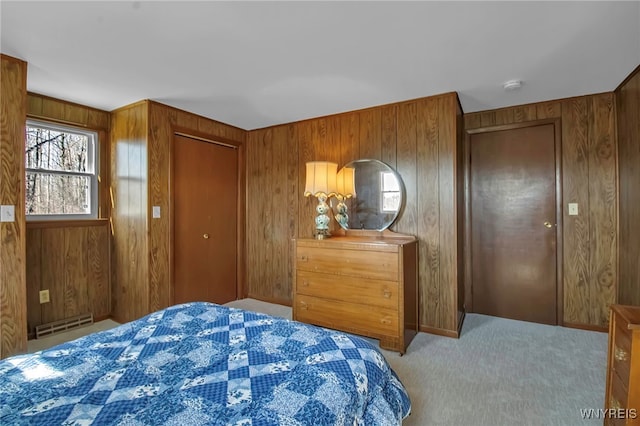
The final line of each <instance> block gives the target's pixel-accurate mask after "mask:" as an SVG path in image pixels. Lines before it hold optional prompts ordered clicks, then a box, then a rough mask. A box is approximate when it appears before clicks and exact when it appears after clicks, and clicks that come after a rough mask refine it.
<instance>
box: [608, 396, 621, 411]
mask: <svg viewBox="0 0 640 426" xmlns="http://www.w3.org/2000/svg"><path fill="white" fill-rule="evenodd" d="M609 408H613V409H614V410H619V409H621V408H622V404H620V401H618V400H617V399H615V398H614V397H613V396H611V398H609Z"/></svg>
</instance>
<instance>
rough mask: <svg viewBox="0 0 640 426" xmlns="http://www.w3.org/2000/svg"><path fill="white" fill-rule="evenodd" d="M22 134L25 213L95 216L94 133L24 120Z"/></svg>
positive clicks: (48, 215)
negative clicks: (23, 131)
mask: <svg viewBox="0 0 640 426" xmlns="http://www.w3.org/2000/svg"><path fill="white" fill-rule="evenodd" d="M26 136H27V137H26V147H25V148H26V150H25V166H26V212H27V215H30V216H46V217H50V216H61V217H68V216H78V215H80V216H88V217H95V208H94V200H95V195H96V194H95V192H96V190H97V177H96V170H95V164H96V158H95V154H96V149H95V148H96V147H95V144H96V140H97V137H96V135H95V133H93V132H85V131H82V130H76V129H73V128H66V127H62V126H57V125H49V124H41V123H39V122H28V123H27V135H26Z"/></svg>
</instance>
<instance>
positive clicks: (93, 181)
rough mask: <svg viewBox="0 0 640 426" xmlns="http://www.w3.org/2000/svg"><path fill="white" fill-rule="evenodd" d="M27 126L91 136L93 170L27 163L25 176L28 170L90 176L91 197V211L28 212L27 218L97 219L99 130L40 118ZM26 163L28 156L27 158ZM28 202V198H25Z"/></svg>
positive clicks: (89, 161) (89, 163) (89, 150)
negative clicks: (66, 212) (49, 166)
mask: <svg viewBox="0 0 640 426" xmlns="http://www.w3.org/2000/svg"><path fill="white" fill-rule="evenodd" d="M26 125H27V127H39V128H42V129H48V130H53V131H56V132H66V133H75V134H81V135H85V136H87V137H88V138H89V144H88V146H87V169H88V170H92V171H91V172H66V171H61V170H49V169H43V168H31V167H26V164H25V176H26V173H27V172H32V173H40V174H48V175H63V176H83V177H89V181H90V184H89V185H90V191H91V194H90V197H89V204H90V205H89V213H81V214H29V212H26V219H27V220H28V221H29V220H33V221H37V220H51V221H54V220H60V221H62V220H81V219H97V218H98V210H99V206H98V186H99V185H98V179H99V173H100V170H99V166H100V158H99V151H100V150H99V149H98V144H99V142H100V141H99V140H98V132H96V131H93V130H87V129H83V128H80V127H75V126H71V125H65V124H57V123H50V122H47V121H40V120H32V119H28V120H27V124H26ZM25 150H26V129H25ZM25 163H26V158H25ZM24 185H25V188H26V185H27V180H26V179H25V183H24ZM25 204H26V200H25Z"/></svg>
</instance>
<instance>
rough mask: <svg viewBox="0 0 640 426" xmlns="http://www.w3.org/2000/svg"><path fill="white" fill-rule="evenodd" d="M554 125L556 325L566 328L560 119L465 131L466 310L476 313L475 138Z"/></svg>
mask: <svg viewBox="0 0 640 426" xmlns="http://www.w3.org/2000/svg"><path fill="white" fill-rule="evenodd" d="M548 124H553V133H554V138H555V141H554V142H555V143H554V145H555V171H556V176H555V181H556V224H557V226H556V324H557V325H564V278H563V274H562V269H563V257H562V253H563V252H562V235H563V232H562V229H563V227H562V214H563V210H562V127H561V125H562V121H561V120H560V119H559V118H550V119H544V120H533V121H526V122H523V123H514V124H504V125H499V126H489V127H479V128H476V129H468V130H465V137H464V146H463V156H464V159H463V164H464V166H463V167H464V207H463V209H464V212H463V214H464V276H465V279H464V281H465V282H464V289H465V297H464V308H465V311H466V312H468V313H470V312H473V293H472V291H471V290H472V288H473V280H472V276H471V265H472V262H471V192H470V190H471V136H472V135H474V134H478V133H489V132H498V131H501V130H513V129H522V128H525V127H537V126H544V125H548Z"/></svg>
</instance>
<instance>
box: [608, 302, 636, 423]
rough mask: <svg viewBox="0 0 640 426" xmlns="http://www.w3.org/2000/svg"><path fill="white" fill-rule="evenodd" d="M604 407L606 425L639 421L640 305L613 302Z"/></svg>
mask: <svg viewBox="0 0 640 426" xmlns="http://www.w3.org/2000/svg"><path fill="white" fill-rule="evenodd" d="M605 408H606V409H609V410H608V411H606V414H605V415H606V419H605V424H606V425H640V307H634V306H623V305H613V306H611V320H610V323H609V362H608V367H607V393H606V398H605ZM612 409H613V410H612Z"/></svg>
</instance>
